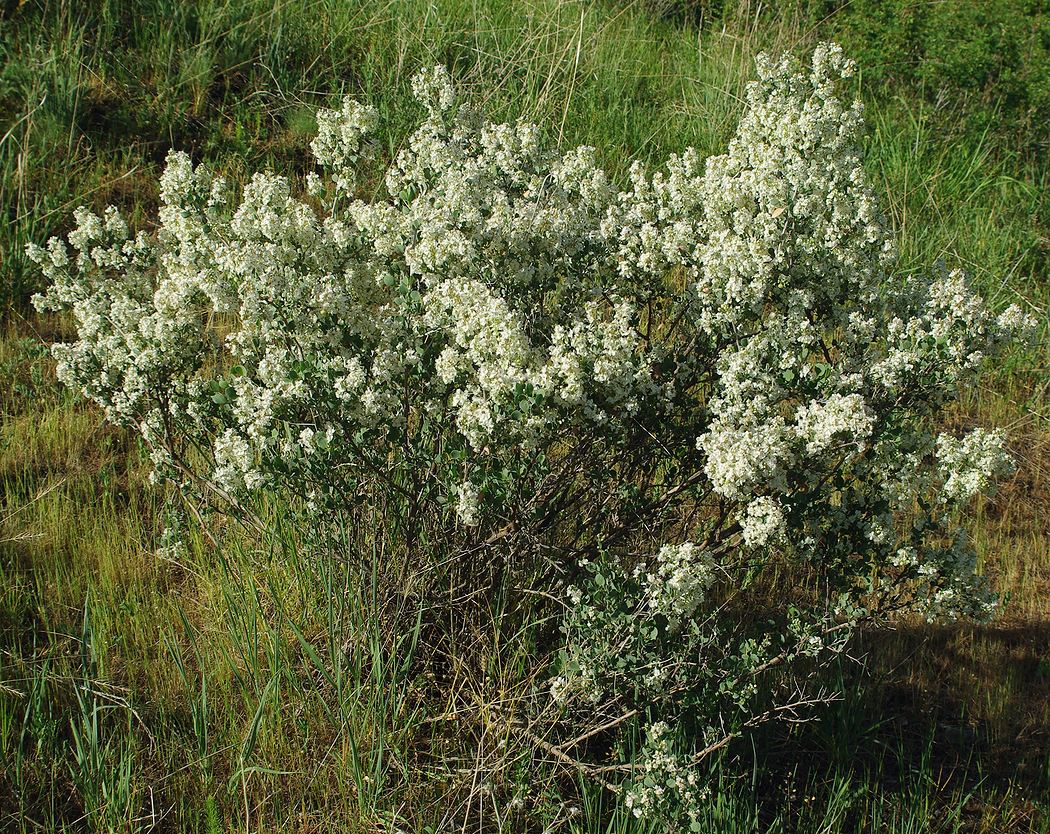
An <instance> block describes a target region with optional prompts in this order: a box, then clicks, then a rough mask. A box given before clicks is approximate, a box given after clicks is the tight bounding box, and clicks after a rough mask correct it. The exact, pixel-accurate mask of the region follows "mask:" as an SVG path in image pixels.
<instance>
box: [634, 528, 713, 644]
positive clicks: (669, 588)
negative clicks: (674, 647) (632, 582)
mask: <svg viewBox="0 0 1050 834" xmlns="http://www.w3.org/2000/svg"><path fill="white" fill-rule="evenodd" d="M714 573H715V571H714V561H713V560H712V559H711V557H710V555H708V554H706V553H704V552H702V551H701V550H700V548H698V547H697V546H696V545H695V544H693V543H692V542H685V543H684V544H679V545H672V544H666V545H664V546H663V547H661V548H660V551H659V553H657V554H656V562H655V564H654V565H653V567H652V570H651V571H650V572H648V573H647V574H646V575H645V580H646V586H647V593H646V597H647V600H648V605H649V609H650V610H651V611H653V612H654V613H659V614H663V615H664V616H665V617H667V620H668V623H669V624H670V626H671V628H672V629H673V628H676V627H677V626H678V625H679V624H680V623H681V622H682V621H683V620H685V619H687V618H688V617H689V616H690V615H691V614H692V613H693V612H694V611H695V610H696V608H697V606H698V605H700V603H701V602H702V601H703V599H704V595H705V594H706V593H707V589H708V588H709V587H710V586H711V583H712V582H713V581H714Z"/></svg>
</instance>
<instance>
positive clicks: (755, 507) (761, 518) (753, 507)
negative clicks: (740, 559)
mask: <svg viewBox="0 0 1050 834" xmlns="http://www.w3.org/2000/svg"><path fill="white" fill-rule="evenodd" d="M740 529H741V532H742V533H743V536H744V542H745V544H748V545H750V546H751V547H760V546H762V545H764V544H770V543H772V542H776V541H778V540H780V539H783V538H784V537H785V536H786V534H787V524H786V522H785V520H784V511H783V510H782V509H781V508H780V505H779V504H778V503H777V502H776V501H775V500H774V499H772V498H770V497H769V496H768V495H762V496H759V497H758V498H756V499H755V500H754V501H752V502H751V503H750V504H748V505H747V509H746V510H744V517H743V519H742V520H741V522H740Z"/></svg>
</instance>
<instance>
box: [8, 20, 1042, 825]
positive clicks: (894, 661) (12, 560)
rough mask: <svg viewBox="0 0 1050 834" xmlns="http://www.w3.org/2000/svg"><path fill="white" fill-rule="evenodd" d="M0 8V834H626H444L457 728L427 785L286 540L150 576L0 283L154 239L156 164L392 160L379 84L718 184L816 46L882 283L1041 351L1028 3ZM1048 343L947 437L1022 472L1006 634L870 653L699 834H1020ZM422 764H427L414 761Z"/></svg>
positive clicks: (996, 515)
mask: <svg viewBox="0 0 1050 834" xmlns="http://www.w3.org/2000/svg"><path fill="white" fill-rule="evenodd" d="M0 10H2V11H0V207H2V210H3V212H4V222H3V223H0V302H2V306H3V310H4V315H3V328H4V332H3V338H2V340H0V413H2V425H0V483H2V485H3V488H2V496H0V501H2V503H0V830H2V831H26V832H28V831H92V830H93V831H111V830H112V831H139V830H143V831H145V830H158V831H168V830H170V831H207V832H209V834H213V833H214V832H219V831H226V830H238V831H239V830H245V831H304V832H305V831H311V832H312V831H346V830H351V831H358V830H359V831H385V830H395V829H396V828H401V829H403V830H412V831H423V830H427V826H429V827H430V830H434V831H439V830H445V829H444V828H443V827H442V826H448V825H450V824H451V821H452V820H454V819H455V820H468V819H469V820H473V822H471V823H470V825H474V826H478V825H480V823H479V822H478V821H479V820H481V819H484V820H485V825H486V826H487V828H486V829H485V830H499V828H500V827H501V826H502V827H503V830H508V831H517V830H522V831H524V830H537V831H539V830H542V829H543V827H544V826H545V825H557V826H563V827H564V828H565V830H578V831H606V830H608V831H631V830H639V829H636V828H633V827H632V821H631V820H630V819H629V818H628V817H625V816H623V815H622V814H617V813H614V812H612V811H610V807H609V801H608V797H605V798H603V797H602V796H601V795H600V793H595V792H593V791H591V790H589V789H581V793H580V797H579V800H578V801H579V803H580V808H581V813H579V814H577V815H575V816H570V815H569V811H568V810H567V809H566V808H563V807H561V806H558V804H557V803H556V802H553V800H552V801H550V802H548V801H547V800H548V799H549V798H550V797H551V796H553V790H554V787H555V786H554V785H551V784H535V785H528V786H524V789H525V795H526V796H527V797H528V798H529V803H528V804H529V807H528V808H527V810H526V811H524V812H520V813H518V814H517V816H515V815H513V814H511V815H504V812H503V811H501V810H500V809H495V810H493V811H492V812H488V811H483V810H482V809H480V808H479V809H477V810H472V809H471V808H466V809H463V808H457V807H452V806H453V805H454V804H455V802H456V801H457V800H456V799H455V797H456V796H459V795H460V794H457V793H456V792H455V790H453V788H450V787H449V786H450V785H453V786H454V785H455V783H456V780H457V779H462V778H464V777H463V775H462V773H460V771H461V770H464V769H466V770H467V771H468V772H469V767H467V768H463V767H461V765H462V764H463V763H464V762H468V761H469V756H470V750H471V745H472V744H476V743H480V742H478V739H477V738H475V737H474V736H473V735H472V732H473V731H472V730H471V729H470V728H463V729H462V731H461V732H460V735H459V736H456V734H455V733H452V734H451V735H449V734H447V733H446V736H448V737H443V738H442V740H441V745H443V746H442V747H441V749H443V750H444V758H443V759H442V760H441V761H427V762H425V763H424V764H422V765H421V764H419V762H418V747H419V744H420V741H419V739H420V737H421V733H423V732H424V731H423V729H422V728H426V727H432V726H436V722H437V719H438V718H439V717H438V716H434V715H421V714H419V713H418V710H417V708H416V704H418V702H419V701H418V698H416V694H415V689H414V687H416V686H418V685H419V684H418V682H415V681H412V680H410V679H408V678H407V677H406V676H405V675H404V674H403V673H402V670H403V668H404V664H403V663H401V662H400V661H399V658H398V657H396V656H391V655H390V654H389V652H387V651H386V650H384V648H383V641H382V635H380V634H378V633H377V632H378V627H377V625H376V624H374V623H370V622H368V621H367V619H366V618H364V617H362V616H361V614H362V612H363V611H365V610H367V606H368V600H367V599H360V598H355V597H354V596H353V595H352V594H348V593H345V592H342V591H340V588H339V587H338V585H337V584H334V583H337V578H338V577H336V575H335V574H334V573H333V572H332V571H331V570H329V569H328V568H326V567H325V566H324V565H316V564H313V563H311V562H310V560H307V559H305V557H302V556H301V551H300V549H299V542H298V541H297V540H296V539H295V537H294V536H291V535H288V536H285V537H283V538H282V539H281V541H280V544H279V546H277V547H275V548H270V549H264V550H260V549H259V548H256V547H254V546H252V544H251V543H250V542H241V543H238V541H237V540H236V537H235V536H232V535H231V537H230V539H229V541H228V543H227V544H226V546H224V547H223V548H221V549H220V550H219V551H218V552H216V551H215V550H214V549H212V548H210V547H208V546H206V545H205V544H204V543H203V542H201V543H198V546H197V547H196V548H195V549H193V551H192V552H191V554H190V557H189V558H188V561H187V562H186V563H175V562H172V561H171V560H167V559H164V558H161V557H159V556H158V555H157V554H156V552H155V549H156V542H157V533H158V530H159V529H160V527H161V526H162V522H163V519H162V518H161V516H162V502H161V501H160V500H159V499H158V497H157V496H156V494H155V492H154V491H153V490H151V488H150V487H149V486H148V484H147V483H146V478H145V474H146V467H145V464H144V462H143V458H142V455H141V450H140V449H139V448H138V445H137V441H136V440H135V439H134V438H132V437H129V436H127V435H126V434H124V433H121V432H118V431H115V430H113V429H112V428H110V427H108V426H107V425H105V424H104V423H103V421H102V419H101V416H100V415H99V414H98V413H97V412H96V411H94V410H92V409H91V408H88V407H87V406H85V405H83V404H82V403H79V402H78V401H77V398H76V397H75V396H73V395H72V394H70V393H68V392H65V391H62V390H61V389H60V388H59V387H58V385H57V383H55V382H54V379H53V375H52V373H51V369H50V364H49V361H48V359H47V352H46V348H44V347H43V345H44V344H45V343H47V342H49V341H52V340H54V339H57V338H62V337H63V336H67V335H69V330H68V327H69V325H68V323H67V322H64V321H61V320H56V319H41V318H39V317H36V316H34V315H32V314H31V313H30V312H29V309H28V307H27V305H26V300H27V298H28V295H29V294H30V293H31V292H32V291H33V290H34V289H35V288H37V284H36V280H37V279H36V277H35V275H34V273H33V272H32V271H31V270H30V268H29V265H28V264H27V261H26V259H25V258H24V256H23V254H22V250H23V248H24V246H25V243H26V242H27V241H29V240H34V241H37V242H42V241H43V240H45V239H46V238H47V237H48V236H49V235H51V234H57V233H61V232H63V231H65V230H67V229H68V228H69V222H70V215H71V213H72V210H73V208H74V207H75V206H77V205H79V204H81V203H84V204H87V205H90V206H93V207H94V208H96V209H100V208H101V207H103V206H105V205H107V204H110V203H113V204H116V205H118V206H120V207H121V208H122V209H123V210H124V211H125V212H127V213H128V214H129V215H130V216H131V217H132V218H133V220H134V221H135V222H136V223H138V224H140V225H142V226H148V225H149V224H150V222H151V217H152V216H153V213H154V210H155V208H156V199H157V190H156V181H157V176H158V174H159V171H160V166H161V165H162V162H163V159H164V156H165V154H166V153H167V151H168V149H169V148H172V147H175V148H180V149H184V150H188V151H189V152H190V153H191V154H192V155H193V157H194V158H195V159H196V160H207V161H208V162H209V163H210V164H212V165H214V166H215V167H217V168H219V169H221V170H223V171H224V172H225V173H227V174H228V175H230V176H232V177H233V178H235V179H243V178H244V177H245V176H247V175H248V174H250V172H252V171H254V170H257V169H260V168H265V167H270V168H274V169H276V170H279V171H281V172H284V173H286V174H288V175H290V176H292V177H293V178H301V177H302V176H303V175H304V174H305V172H306V171H307V170H309V149H308V145H309V141H310V139H311V138H312V134H313V130H314V124H313V116H312V112H313V110H314V109H315V108H316V107H317V106H319V105H323V104H331V102H332V101H333V100H334V99H336V98H337V97H338V96H340V95H342V94H344V93H350V94H353V95H354V96H356V97H358V98H360V99H363V100H368V101H370V102H372V103H373V104H375V105H376V106H377V107H378V109H379V111H380V114H381V116H382V119H383V125H384V128H383V132H382V133H381V135H380V140H381V144H382V146H383V148H384V149H385V152H386V156H387V158H389V157H390V156H391V155H393V154H394V153H395V152H396V149H397V147H398V143H399V142H400V141H401V139H402V138H403V137H404V136H405V135H406V133H407V131H408V130H409V129H410V128H411V127H412V125H413V122H414V119H415V118H416V116H417V113H416V110H415V107H414V105H413V104H412V102H411V98H410V96H409V95H408V80H409V79H410V78H411V76H412V74H413V73H414V72H415V71H416V70H417V69H419V68H420V67H421V66H425V65H431V64H434V63H444V64H446V65H448V66H449V67H450V69H451V70H452V72H453V75H454V77H455V78H456V79H457V80H458V81H459V82H460V85H461V88H462V89H463V91H464V93H465V94H466V95H467V96H469V97H471V98H472V99H474V100H475V101H480V102H483V103H484V104H485V106H486V107H487V109H488V111H489V113H490V114H491V116H492V117H493V118H500V119H511V118H516V117H518V116H524V117H525V118H528V119H530V120H534V121H537V122H539V123H540V124H541V125H543V127H544V129H545V130H546V132H547V134H548V136H549V138H550V139H551V141H553V142H557V143H560V144H565V145H568V144H578V143H586V144H591V145H594V146H595V147H597V149H598V151H599V153H600V155H601V158H602V159H603V160H604V162H605V163H606V165H607V166H608V167H609V168H610V170H612V171H613V172H616V173H618V174H622V173H623V172H624V171H625V170H626V167H627V165H628V164H629V162H630V160H632V159H633V158H636V157H640V158H643V159H646V160H649V161H658V160H660V159H662V158H663V157H665V156H666V155H667V154H668V153H669V152H673V151H679V150H681V149H682V148H683V147H685V146H687V145H694V146H696V147H697V148H699V149H700V150H701V151H702V152H703V153H713V152H719V151H720V150H721V148H722V147H723V146H724V144H725V142H726V140H727V139H728V138H729V136H730V135H731V133H732V130H733V127H734V124H735V119H736V116H737V114H738V112H739V106H740V98H741V94H742V91H743V87H744V85H745V84H746V82H747V81H748V80H749V79H750V77H751V75H752V61H753V57H754V55H755V54H756V53H757V52H758V51H760V50H762V49H769V50H773V51H781V50H792V51H796V52H799V53H802V52H804V51H805V50H806V49H807V48H809V47H811V46H812V45H813V44H814V43H815V42H816V41H818V40H823V39H837V40H839V41H840V42H841V43H843V45H844V46H845V47H846V49H847V51H848V52H849V53H850V54H851V55H852V56H853V57H855V58H856V59H857V60H858V62H859V64H860V67H861V73H860V75H859V78H858V79H857V88H856V92H857V94H858V95H860V96H861V97H862V98H863V99H864V100H865V102H866V103H867V104H868V108H869V109H868V118H869V125H870V133H869V137H868V141H867V153H868V156H867V166H868V168H869V171H870V174H871V176H872V179H873V182H874V183H875V184H876V185H877V187H878V188H879V189H880V191H881V192H882V194H883V197H884V200H885V205H886V209H887V211H888V213H889V215H890V217H891V218H892V220H893V223H894V225H895V227H896V229H897V231H898V233H899V235H900V237H901V242H902V253H903V266H904V268H906V269H908V268H920V267H921V266H922V265H925V264H929V263H930V262H932V261H933V260H935V259H937V258H943V259H945V260H946V261H948V262H949V263H950V264H952V265H963V266H965V267H966V268H967V269H969V270H970V271H971V273H972V274H973V275H974V277H975V281H976V282H977V283H978V285H979V286H980V287H981V289H982V290H983V291H984V292H985V293H986V294H987V295H988V296H989V297H990V298H992V299H993V300H994V302H995V303H997V304H1003V305H1005V304H1006V303H1009V302H1011V301H1015V300H1016V301H1020V303H1022V305H1023V306H1025V307H1026V308H1027V309H1028V310H1029V311H1030V312H1033V313H1035V314H1036V315H1037V316H1039V317H1040V318H1041V319H1042V320H1043V321H1044V322H1045V321H1046V311H1047V306H1046V305H1047V299H1048V296H1050V280H1048V263H1047V256H1048V246H1050V237H1048V229H1050V205H1048V199H1047V194H1048V192H1047V184H1048V183H1047V170H1048V169H1047V159H1048V151H1050V128H1048V125H1050V3H1048V2H1043V1H1042V0H882V1H881V2H880V0H852V1H849V0H846V2H838V0H835V2H832V1H831V0H789V2H782V3H777V2H761V1H760V0H724V2H720V1H719V0H667V2H661V0H645V1H642V0H634V1H633V2H632V1H631V0H563V2H557V0H380V1H379V2H369V1H368V0H269V2H263V0H198V1H197V2H183V1H181V0H123V2H117V0H112V1H111V2H104V0H93V1H92V0H22V2H19V0H4V2H2V3H0ZM373 173H374V175H375V176H374V178H373V180H372V181H370V182H369V181H366V182H365V184H364V185H363V191H364V192H365V193H368V192H369V191H370V190H374V188H376V187H377V185H378V175H379V173H380V169H378V168H377V169H376V171H375V172H373ZM1042 333H1043V341H1042V344H1041V346H1040V347H1038V348H1037V349H1036V350H1035V351H1034V352H1031V353H1027V354H1021V353H1019V354H1017V355H1016V356H1015V357H1012V358H1011V360H1010V361H1009V362H1007V363H1005V365H1004V366H1003V367H1000V368H997V369H994V372H993V373H992V374H991V375H990V376H989V377H988V379H987V381H986V383H985V384H984V385H983V386H982V388H981V390H977V391H972V392H967V393H966V394H965V396H964V403H963V405H962V406H961V407H960V408H959V409H958V411H957V413H954V414H953V415H952V416H951V420H953V421H955V422H957V423H958V424H959V425H963V424H967V425H968V424H972V423H976V422H982V423H994V424H998V425H1004V426H1006V427H1007V428H1008V430H1009V431H1010V433H1011V438H1012V443H1013V447H1014V451H1015V453H1016V454H1017V456H1018V458H1019V461H1020V463H1021V466H1020V469H1019V472H1018V474H1017V476H1016V477H1015V478H1014V480H1013V481H1012V482H1011V484H1009V485H1008V486H1007V488H1006V489H1004V490H1003V491H1002V492H1001V493H1000V494H999V496H998V497H997V498H996V499H994V500H993V501H989V502H986V503H984V504H981V505H980V506H978V507H977V508H976V510H975V513H974V517H973V520H972V525H973V532H974V535H975V537H976V539H977V541H978V542H979V543H980V545H981V550H982V553H983V555H984V558H985V564H986V566H987V569H988V570H989V572H990V573H991V574H992V575H993V577H994V580H995V582H996V584H997V587H998V588H999V589H1000V590H1001V591H1002V592H1003V593H1004V594H1006V595H1008V601H1007V604H1006V606H1005V607H1004V611H1003V615H1002V617H1001V618H1000V620H999V621H997V622H996V623H995V624H993V625H991V626H988V627H981V628H977V627H972V626H967V625H955V626H938V627H932V626H925V625H923V624H903V625H902V627H901V628H900V629H899V630H898V631H896V632H895V633H893V634H878V635H866V636H865V637H864V639H863V641H862V643H861V645H860V647H859V649H858V651H859V653H862V654H865V656H866V657H867V661H868V662H867V671H866V672H864V673H863V674H862V673H860V672H859V671H858V670H857V669H856V668H854V667H850V668H847V669H844V670H843V673H842V674H843V676H844V678H845V679H846V684H847V690H848V691H849V692H850V693H851V694H850V697H849V698H848V699H847V701H846V702H845V703H844V704H842V705H840V707H837V708H835V709H833V710H832V711H831V712H830V713H829V715H828V716H827V717H826V718H825V719H824V720H822V721H821V722H819V723H817V724H815V725H810V726H808V727H806V728H804V729H801V730H799V731H798V732H796V733H793V734H790V735H787V736H784V737H770V738H766V739H762V740H761V741H762V744H761V745H760V747H761V749H759V748H758V747H756V748H755V749H750V748H749V749H741V750H734V751H731V753H730V754H729V758H727V760H726V762H725V763H724V764H725V766H724V771H723V773H722V775H721V776H720V777H719V779H720V780H721V781H719V783H718V784H719V788H718V790H717V791H716V792H715V794H714V795H713V797H712V801H711V811H710V813H711V830H712V831H731V830H747V831H758V830H767V829H769V830H792V831H818V830H820V831H930V830H947V831H953V830H965V831H1014V830H1019V831H1020V830H1025V831H1027V830H1032V831H1048V830H1050V407H1048V400H1047V386H1048V384H1050V383H1048V379H1050V375H1048V373H1047V358H1048V351H1047V347H1046V327H1045V326H1044V327H1043V330H1042ZM274 512H275V517H279V514H280V513H279V509H275V510H274ZM333 600H336V601H337V602H335V603H333ZM347 634H353V635H355V637H354V638H353V639H354V641H355V642H354V646H353V650H352V651H350V650H347V649H346V647H345V646H344V645H343V642H344V641H345V640H346V639H347V638H346V635H347ZM493 639H495V638H493ZM489 662H490V663H494V664H496V667H497V668H489V669H485V670H480V671H479V670H473V671H472V670H465V671H464V672H463V674H464V681H466V682H465V683H464V684H463V685H464V686H465V687H468V688H469V681H470V680H473V676H474V675H475V673H479V674H480V672H484V674H486V675H493V674H497V675H498V674H503V675H513V674H515V671H514V658H502V659H499V658H497V659H496V660H490V661H489ZM332 688H338V690H339V697H337V698H335V699H334V701H333V699H332V698H331V697H330V693H329V692H328V691H327V690H329V689H332ZM332 703H336V704H337V705H338V709H337V710H335V711H334V712H333V711H332V708H331V704H332ZM428 722H429V723H428ZM425 732H427V733H430V736H428V738H429V740H430V742H431V744H432V746H435V749H436V742H434V738H435V734H436V732H437V731H434V730H426V731H425ZM414 757H415V758H414ZM740 773H743V774H745V775H746V778H744V779H742V780H741V779H737V778H734V775H735V774H740ZM475 775H476V774H475ZM570 787H571V786H570ZM560 789H561V790H562V791H565V790H567V788H566V786H564V785H561V786H560ZM471 814H473V815H474V816H470V815H471ZM457 815H458V816H457ZM462 824H463V825H466V823H465V822H464V823H462ZM457 830H458V829H457ZM464 830H466V829H464ZM470 830H479V829H478V828H477V827H474V828H470Z"/></svg>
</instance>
